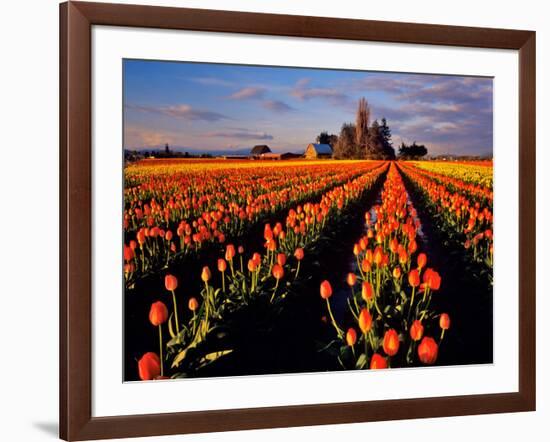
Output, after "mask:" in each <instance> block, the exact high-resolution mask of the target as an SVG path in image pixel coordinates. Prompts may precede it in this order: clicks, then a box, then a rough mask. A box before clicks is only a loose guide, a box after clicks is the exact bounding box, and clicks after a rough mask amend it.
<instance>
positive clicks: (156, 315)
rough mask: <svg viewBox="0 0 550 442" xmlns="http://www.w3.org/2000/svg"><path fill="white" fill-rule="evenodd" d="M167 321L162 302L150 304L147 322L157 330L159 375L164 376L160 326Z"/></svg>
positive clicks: (166, 310) (166, 311) (165, 309)
mask: <svg viewBox="0 0 550 442" xmlns="http://www.w3.org/2000/svg"><path fill="white" fill-rule="evenodd" d="M167 319H168V309H167V308H166V306H165V305H164V303H163V302H161V301H157V302H154V303H153V304H151V310H150V311H149V321H151V324H153V325H154V326H155V327H158V329H159V350H160V352H159V354H160V375H161V376H164V370H163V361H162V345H163V344H162V324H164V323H165V322H166V320H167Z"/></svg>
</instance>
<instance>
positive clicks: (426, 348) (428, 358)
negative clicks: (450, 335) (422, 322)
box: [418, 336, 438, 364]
mask: <svg viewBox="0 0 550 442" xmlns="http://www.w3.org/2000/svg"><path fill="white" fill-rule="evenodd" d="M437 351H438V346H437V343H436V342H435V340H434V339H433V338H430V337H428V336H425V337H424V338H422V342H420V345H419V346H418V359H420V361H421V362H423V363H424V364H433V363H434V362H435V361H436V359H437Z"/></svg>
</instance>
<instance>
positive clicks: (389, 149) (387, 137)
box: [378, 117, 395, 160]
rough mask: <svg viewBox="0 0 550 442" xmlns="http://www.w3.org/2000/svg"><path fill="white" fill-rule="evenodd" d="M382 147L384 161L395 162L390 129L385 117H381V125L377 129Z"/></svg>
mask: <svg viewBox="0 0 550 442" xmlns="http://www.w3.org/2000/svg"><path fill="white" fill-rule="evenodd" d="M378 130H379V133H380V138H381V142H382V147H383V154H384V157H385V158H386V159H389V160H395V149H394V148H393V143H392V140H391V129H390V127H389V126H388V122H387V121H386V118H385V117H382V124H381V125H380V128H379V129H378Z"/></svg>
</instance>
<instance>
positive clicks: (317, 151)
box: [305, 143, 332, 159]
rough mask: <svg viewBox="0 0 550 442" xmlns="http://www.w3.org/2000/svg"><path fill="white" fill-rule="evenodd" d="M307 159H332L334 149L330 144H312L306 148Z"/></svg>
mask: <svg viewBox="0 0 550 442" xmlns="http://www.w3.org/2000/svg"><path fill="white" fill-rule="evenodd" d="M305 157H306V158H310V159H311V158H331V157H332V147H331V145H330V144H315V143H310V144H308V145H307V147H306V153H305Z"/></svg>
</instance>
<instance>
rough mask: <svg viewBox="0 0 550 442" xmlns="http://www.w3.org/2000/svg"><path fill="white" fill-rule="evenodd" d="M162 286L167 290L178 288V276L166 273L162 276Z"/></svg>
mask: <svg viewBox="0 0 550 442" xmlns="http://www.w3.org/2000/svg"><path fill="white" fill-rule="evenodd" d="M164 286H165V287H166V290H168V291H169V292H173V291H174V290H176V289H177V288H178V278H176V277H175V276H174V275H166V276H165V277H164Z"/></svg>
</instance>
